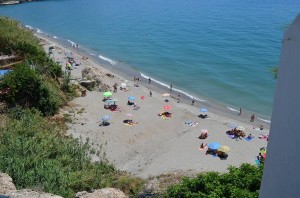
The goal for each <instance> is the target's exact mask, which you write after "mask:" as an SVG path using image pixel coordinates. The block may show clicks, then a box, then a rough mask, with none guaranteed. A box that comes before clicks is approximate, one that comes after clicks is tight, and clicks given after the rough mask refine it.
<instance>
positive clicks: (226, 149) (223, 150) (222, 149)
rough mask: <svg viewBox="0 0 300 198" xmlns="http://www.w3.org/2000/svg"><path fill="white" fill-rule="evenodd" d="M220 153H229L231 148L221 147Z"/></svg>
mask: <svg viewBox="0 0 300 198" xmlns="http://www.w3.org/2000/svg"><path fill="white" fill-rule="evenodd" d="M218 151H222V152H225V153H227V152H228V151H230V148H229V147H228V146H221V147H220V148H219V149H218Z"/></svg>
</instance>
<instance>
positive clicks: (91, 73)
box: [82, 67, 113, 91]
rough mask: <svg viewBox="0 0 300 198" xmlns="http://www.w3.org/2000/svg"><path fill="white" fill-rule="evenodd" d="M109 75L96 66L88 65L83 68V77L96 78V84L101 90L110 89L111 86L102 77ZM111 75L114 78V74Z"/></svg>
mask: <svg viewBox="0 0 300 198" xmlns="http://www.w3.org/2000/svg"><path fill="white" fill-rule="evenodd" d="M107 76H108V75H107V74H105V73H103V72H102V71H100V70H99V69H97V68H95V67H86V68H84V69H83V70H82V78H83V79H91V80H94V81H95V82H96V84H95V86H97V87H98V90H99V91H108V90H110V88H111V87H110V86H109V85H107V84H105V83H103V81H102V79H103V78H104V77H107ZM109 77H111V78H113V77H112V75H111V76H109Z"/></svg>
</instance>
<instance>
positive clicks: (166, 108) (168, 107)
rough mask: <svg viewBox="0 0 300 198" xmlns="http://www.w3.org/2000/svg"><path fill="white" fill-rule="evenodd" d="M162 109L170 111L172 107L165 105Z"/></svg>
mask: <svg viewBox="0 0 300 198" xmlns="http://www.w3.org/2000/svg"><path fill="white" fill-rule="evenodd" d="M164 109H165V110H171V109H172V106H170V105H165V106H164Z"/></svg>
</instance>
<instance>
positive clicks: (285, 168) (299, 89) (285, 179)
mask: <svg viewBox="0 0 300 198" xmlns="http://www.w3.org/2000/svg"><path fill="white" fill-rule="evenodd" d="M269 197H270V198H277V197H280V198H281V197H283V198H289V197H293V198H296V197H300V14H299V15H298V16H297V18H296V19H295V20H294V22H293V23H292V24H291V25H290V27H289V28H288V30H287V31H286V32H285V34H284V37H283V40H282V49H281V55H280V65H279V73H278V79H277V87H276V93H275V100H274V106H273V114H272V122H271V129H270V138H269V142H268V151H267V158H266V163H265V168H264V174H263V180H262V184H261V191H260V198H269Z"/></svg>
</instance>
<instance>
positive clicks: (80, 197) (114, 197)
mask: <svg viewBox="0 0 300 198" xmlns="http://www.w3.org/2000/svg"><path fill="white" fill-rule="evenodd" d="M99 197H101V198H127V197H128V196H126V195H125V194H124V193H123V192H122V191H121V190H119V189H116V188H102V189H98V190H95V191H94V192H91V193H89V192H86V191H83V192H78V193H76V198H99Z"/></svg>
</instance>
